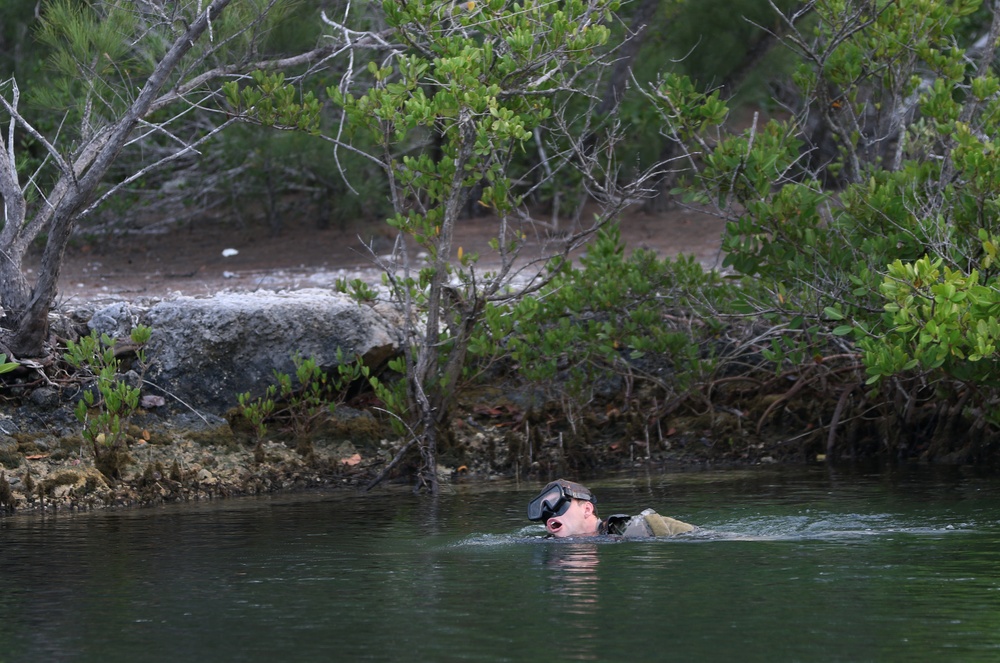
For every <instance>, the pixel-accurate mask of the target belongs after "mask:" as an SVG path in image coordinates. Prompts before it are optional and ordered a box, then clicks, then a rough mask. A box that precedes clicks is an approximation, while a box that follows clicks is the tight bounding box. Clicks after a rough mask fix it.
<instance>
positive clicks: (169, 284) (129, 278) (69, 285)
mask: <svg viewBox="0 0 1000 663" xmlns="http://www.w3.org/2000/svg"><path fill="white" fill-rule="evenodd" d="M495 227H496V221H495V220H494V219H490V218H476V219H468V220H465V221H463V223H462V224H461V227H460V228H459V229H458V233H457V235H456V241H455V245H456V247H459V246H461V247H463V250H464V251H465V252H466V253H468V252H470V251H478V252H479V254H480V255H481V256H482V257H483V258H484V260H488V256H489V254H490V253H491V251H490V249H489V247H488V245H487V242H488V241H489V239H490V238H491V237H493V236H494V233H495ZM723 229H724V223H723V222H722V221H721V220H719V219H716V218H714V217H711V216H708V215H706V214H701V213H698V212H696V211H693V210H688V209H673V210H670V211H667V212H663V213H659V214H650V213H645V212H643V211H640V210H635V211H630V212H628V213H626V214H625V215H624V216H623V217H622V219H621V230H622V236H623V239H624V240H625V242H626V246H627V247H628V248H629V250H631V249H635V248H639V247H644V248H648V249H652V250H654V251H656V252H657V253H658V254H659V255H661V256H676V255H679V254H693V255H695V256H697V258H698V259H699V260H700V261H701V262H702V263H704V264H705V265H707V266H718V265H719V264H720V262H721V255H720V253H719V245H720V237H721V234H722V231H723ZM391 237H392V235H390V229H389V228H388V227H387V226H386V225H385V224H384V223H381V222H367V223H360V222H359V223H357V224H355V226H354V227H344V226H337V227H331V228H327V229H323V230H320V229H317V227H316V224H315V223H314V222H313V221H311V220H309V219H286V220H285V221H284V223H283V229H282V231H281V233H280V234H278V235H276V236H274V235H272V234H271V232H270V231H269V229H268V228H267V227H265V226H264V225H263V224H261V225H260V226H257V227H255V226H250V225H242V226H236V225H234V224H225V223H220V222H218V221H214V222H211V223H203V224H198V223H189V224H185V225H183V226H182V227H173V228H172V229H170V230H168V231H166V232H159V233H156V234H152V233H138V232H133V233H129V234H119V235H114V236H102V237H88V238H87V239H86V240H83V239H78V240H76V241H74V243H73V245H72V246H71V247H70V248H69V249H68V250H67V253H66V257H65V261H64V264H63V270H62V275H61V283H62V287H61V291H60V300H61V303H62V304H63V305H65V306H68V307H72V306H73V305H74V304H76V303H79V302H80V301H101V300H105V299H106V300H122V299H126V300H141V299H145V298H163V297H169V296H172V295H175V294H185V295H192V296H199V295H210V294H212V293H215V292H219V291H223V290H238V291H252V290H259V289H263V290H281V289H289V288H291V289H299V288H307V287H329V286H330V285H332V284H333V283H334V281H335V280H336V279H338V278H345V277H346V278H348V279H353V278H362V279H365V280H377V278H378V270H377V269H376V268H375V267H374V264H373V262H372V260H371V257H370V253H369V252H368V250H367V249H366V248H365V243H368V242H371V243H372V246H373V247H374V250H375V251H376V253H388V252H389V251H390V250H391V248H392V241H391V239H390V238H391ZM532 249H535V250H537V243H536V244H535V245H534V246H531V247H529V249H528V250H526V251H525V252H524V255H530V254H531V250H532ZM234 251H235V253H234ZM30 266H31V267H32V268H34V267H36V266H35V265H30Z"/></svg>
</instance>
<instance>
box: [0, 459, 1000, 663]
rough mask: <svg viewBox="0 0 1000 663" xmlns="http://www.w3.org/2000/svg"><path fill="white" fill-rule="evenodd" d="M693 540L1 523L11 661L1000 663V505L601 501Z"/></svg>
mask: <svg viewBox="0 0 1000 663" xmlns="http://www.w3.org/2000/svg"><path fill="white" fill-rule="evenodd" d="M588 485H590V486H591V487H592V488H593V489H594V491H595V492H596V493H597V495H598V498H599V502H598V506H599V510H600V512H601V513H602V514H604V515H607V514H610V513H614V512H628V513H636V512H638V511H640V510H641V509H643V508H645V507H647V506H651V507H653V508H656V509H657V510H658V511H660V512H661V513H663V514H665V515H672V516H675V517H677V518H680V519H682V520H686V521H688V522H692V523H694V524H697V525H699V526H700V527H701V531H700V532H699V533H698V534H697V535H695V536H687V537H680V538H677V539H673V540H666V541H663V540H655V541H635V542H604V541H593V540H591V541H575V542H565V541H550V540H545V539H544V538H543V537H542V536H541V534H542V530H541V527H540V526H538V525H533V524H530V523H528V522H527V521H526V520H525V518H524V512H525V505H526V503H527V501H528V500H529V499H530V498H531V497H532V496H533V495H534V493H535V492H537V490H538V489H539V488H540V486H541V483H529V484H524V483H522V484H520V485H515V484H513V483H497V484H488V485H476V486H458V487H456V488H454V490H452V491H451V492H448V493H447V494H444V495H442V496H440V497H439V498H437V499H433V498H430V497H427V496H413V495H411V494H410V493H409V492H404V491H385V492H379V493H377V494H369V495H357V494H354V493H344V494H333V495H298V496H292V497H283V498H259V499H241V500H228V501H221V502H215V503H211V504H197V505H175V506H168V507H163V508H159V509H153V510H138V511H128V512H115V513H90V514H77V515H74V514H56V515H51V514H49V515H45V516H38V515H23V516H20V515H19V516H15V517H12V518H6V519H4V520H0V551H2V560H3V567H2V571H0V661H2V662H6V663H13V662H15V661H16V662H20V661H102V662H103V661H177V660H189V661H209V660H217V661H271V662H273V661H330V660H345V661H354V660H368V661H396V660H407V661H528V660H532V661H534V660H538V661H562V660H601V661H663V660H677V661H694V660H718V661H723V660H741V661H786V660H787V661H865V660H871V661H895V660H899V661H914V660H927V661H934V660H945V659H947V660H964V661H976V660H983V661H993V660H998V658H1000V482H998V481H997V480H995V479H992V478H988V477H978V476H976V475H975V474H974V473H971V472H969V471H967V470H960V469H949V470H944V471H935V472H931V471H929V470H909V471H895V472H891V473H889V472H883V473H876V474H864V473H860V472H835V471H830V470H827V469H825V468H817V469H815V470H808V471H807V470H803V469H801V468H797V469H794V470H771V469H763V470H741V471H725V472H699V473H684V474H662V475H661V474H648V473H645V472H643V473H639V474H636V475H632V476H619V477H616V478H610V479H604V480H594V481H588Z"/></svg>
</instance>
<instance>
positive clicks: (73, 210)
mask: <svg viewBox="0 0 1000 663" xmlns="http://www.w3.org/2000/svg"><path fill="white" fill-rule="evenodd" d="M231 1H232V0H214V2H212V3H211V5H209V6H208V8H207V9H206V10H205V11H204V12H201V13H200V14H199V15H198V17H197V18H196V19H195V20H194V21H193V22H192V23H191V25H190V27H189V28H188V29H187V31H186V32H185V33H184V34H183V35H181V36H180V37H179V38H178V39H177V40H175V41H174V43H173V45H172V46H171V48H170V50H168V51H167V53H166V54H165V55H164V56H163V58H162V59H161V60H160V62H159V63H158V64H157V65H156V68H155V69H154V70H153V72H152V73H151V74H150V76H149V78H148V79H147V80H146V84H145V86H144V87H143V88H142V90H141V91H140V92H139V95H138V96H137V97H136V99H135V101H134V102H133V103H132V105H131V107H130V108H129V109H128V111H127V112H126V113H125V114H124V116H123V117H121V118H120V119H119V120H118V121H117V122H115V123H114V124H113V125H111V126H110V127H108V130H107V131H98V132H97V133H96V134H95V135H94V137H92V138H91V141H90V144H89V145H86V146H85V147H84V148H83V149H82V150H80V154H82V155H84V156H82V157H81V158H80V159H78V160H77V162H76V163H75V164H74V165H73V166H72V170H73V171H74V172H64V173H63V174H62V176H61V178H60V181H59V182H58V183H57V184H56V185H55V187H54V190H59V189H62V190H63V192H64V195H62V196H57V197H54V198H51V199H50V202H51V203H52V204H53V205H54V208H52V207H48V208H45V207H43V208H42V209H40V210H39V212H38V214H49V213H51V215H50V218H49V220H48V223H47V224H46V228H47V230H48V239H47V242H46V245H45V251H44V254H43V256H42V264H41V269H40V274H39V277H38V281H37V282H36V283H35V286H34V288H33V289H32V292H31V297H30V300H29V301H27V302H26V307H24V309H23V312H21V311H12V313H13V318H14V319H15V320H16V322H17V329H16V331H15V335H14V337H13V338H12V339H11V343H10V347H11V349H12V350H13V351H14V352H15V353H17V354H18V355H20V356H25V357H37V356H41V355H42V354H43V353H44V346H45V341H46V339H47V336H48V314H49V310H50V308H51V306H52V302H53V301H55V298H56V294H57V292H58V285H59V272H60V268H61V266H62V259H63V254H64V253H65V250H66V244H67V243H68V241H69V238H70V236H71V234H72V231H73V228H74V226H75V224H76V221H77V214H78V212H79V210H80V208H81V207H82V206H83V204H84V203H85V202H86V201H87V200H88V199H89V198H90V197H91V195H92V194H93V193H94V191H96V189H97V187H98V186H99V185H100V183H101V181H102V179H103V178H104V175H105V174H106V173H107V171H108V169H109V168H110V167H111V165H112V164H113V163H114V161H115V159H116V158H117V157H118V155H119V154H120V153H121V150H122V149H123V148H124V146H125V143H126V142H127V141H128V139H129V136H130V135H131V134H132V131H133V130H134V129H135V127H136V125H137V124H138V123H139V120H141V119H142V118H143V117H145V116H146V115H147V114H148V113H149V111H150V109H151V108H152V106H153V104H154V103H155V102H156V100H157V96H158V95H159V94H160V93H161V91H162V90H163V88H164V86H166V84H167V82H168V80H169V78H170V76H171V74H172V73H173V71H174V69H175V68H176V67H177V65H178V64H179V63H180V61H181V59H182V58H183V57H184V56H185V55H186V54H187V53H188V51H190V50H191V48H192V47H193V46H194V44H195V43H196V42H197V41H198V40H199V39H200V38H201V36H202V35H203V34H204V33H205V31H206V30H208V28H209V26H210V25H211V22H212V21H214V20H215V19H216V18H218V16H219V14H221V13H222V11H223V10H224V9H225V8H226V6H228V5H229V3H230V2H231ZM3 170H4V169H3V168H2V167H0V179H3V177H2V176H3V175H4V174H5V173H4V172H3ZM6 179H7V180H8V182H7V183H9V180H10V178H9V177H7V178H6ZM15 181H16V180H15ZM0 191H2V189H0ZM22 199H23V198H22ZM5 202H6V196H5ZM9 218H10V217H8V219H9ZM6 230H8V228H5V231H6ZM11 234H14V233H13V232H12V233H11ZM4 235H5V236H7V233H6V232H5V233H4ZM0 248H4V249H6V248H8V246H7V245H5V246H3V247H0ZM10 257H11V258H12V260H10V261H8V263H9V265H8V266H7V267H6V269H7V272H5V271H4V270H3V269H0V276H3V277H4V283H3V285H2V286H0V295H3V296H4V297H6V296H7V295H8V292H7V291H8V283H14V286H13V288H12V289H11V290H12V292H11V293H10V294H12V295H13V296H14V299H11V300H9V303H8V300H7V299H4V300H3V303H4V304H5V305H9V306H10V307H11V308H15V304H16V302H18V301H20V300H21V299H22V298H20V297H19V296H18V292H17V289H18V285H17V283H16V280H15V281H10V282H8V280H7V278H6V276H7V274H8V272H9V271H10V269H12V267H13V265H14V263H20V256H17V255H12V256H10ZM17 267H18V268H19V267H20V264H17ZM20 278H21V280H22V281H23V280H24V277H23V275H22V276H21V277H20Z"/></svg>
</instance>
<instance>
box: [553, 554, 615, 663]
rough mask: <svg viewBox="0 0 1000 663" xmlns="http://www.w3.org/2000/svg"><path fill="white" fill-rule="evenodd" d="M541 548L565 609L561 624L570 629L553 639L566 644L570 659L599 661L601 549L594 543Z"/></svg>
mask: <svg viewBox="0 0 1000 663" xmlns="http://www.w3.org/2000/svg"><path fill="white" fill-rule="evenodd" d="M538 548H540V549H541V551H542V557H543V563H544V566H545V568H546V570H547V571H548V576H547V581H548V586H549V587H550V591H551V592H552V593H553V594H555V595H558V596H560V597H561V598H562V601H559V602H557V603H556V604H555V606H556V607H558V608H561V610H560V612H561V613H562V617H561V619H560V622H561V624H562V625H563V626H564V628H567V629H570V632H568V633H553V637H555V638H560V639H562V640H564V641H565V644H564V653H565V656H566V657H567V658H569V659H574V660H580V661H590V660H597V658H598V645H599V644H600V643H599V638H598V633H600V619H599V617H598V609H599V607H600V585H599V582H598V575H597V568H598V564H599V563H600V558H599V557H598V546H597V545H596V544H593V543H570V544H561V543H555V542H548V543H547V544H544V545H539V546H538ZM567 615H571V617H567Z"/></svg>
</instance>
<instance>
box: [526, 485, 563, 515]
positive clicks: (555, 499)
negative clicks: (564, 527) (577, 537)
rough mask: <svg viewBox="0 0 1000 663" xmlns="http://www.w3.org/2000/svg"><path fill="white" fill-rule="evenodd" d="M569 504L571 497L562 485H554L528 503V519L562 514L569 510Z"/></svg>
mask: <svg viewBox="0 0 1000 663" xmlns="http://www.w3.org/2000/svg"><path fill="white" fill-rule="evenodd" d="M569 504H570V500H569V497H568V496H567V495H566V493H565V492H564V491H563V488H562V486H560V485H556V486H553V488H552V489H551V490H547V491H545V492H543V493H542V494H541V495H539V496H538V497H536V498H535V499H533V500H531V502H530V503H529V504H528V520H548V519H549V518H554V517H555V516H561V515H563V514H564V513H566V511H568V510H569Z"/></svg>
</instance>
